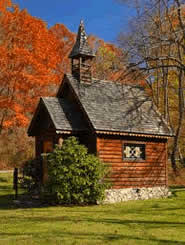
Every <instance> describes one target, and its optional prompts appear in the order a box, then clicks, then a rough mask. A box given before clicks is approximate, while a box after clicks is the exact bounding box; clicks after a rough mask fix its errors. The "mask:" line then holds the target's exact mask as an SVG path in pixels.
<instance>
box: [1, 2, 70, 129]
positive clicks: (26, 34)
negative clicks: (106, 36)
mask: <svg viewBox="0 0 185 245" xmlns="http://www.w3.org/2000/svg"><path fill="white" fill-rule="evenodd" d="M7 7H8V8H9V7H11V11H10V10H9V9H7ZM0 13H1V16H0V21H1V29H0V53H1V56H0V70H1V74H0V84H1V85H0V123H1V125H0V126H1V127H2V126H3V127H9V126H27V124H28V122H29V117H30V115H31V113H33V111H34V110H35V106H36V103H37V101H38V98H39V97H40V96H47V95H50V96H51V95H52V94H54V92H55V86H56V85H58V84H59V83H60V81H61V79H62V76H63V73H64V69H62V64H63V63H64V62H66V57H67V53H68V50H69V49H70V48H71V46H70V47H69V46H68V43H67V41H66V39H68V40H69V41H70V42H71V43H72V42H74V34H72V33H71V32H70V31H68V30H67V28H66V27H64V26H60V28H58V26H57V25H56V26H55V27H53V28H52V29H51V30H48V29H47V27H46V24H45V23H44V22H43V21H42V20H40V19H37V18H35V17H32V16H30V15H29V14H28V13H27V11H26V10H22V11H20V10H19V8H18V6H16V5H13V4H11V1H7V0H3V1H1V4H0ZM58 29H60V31H63V33H62V35H63V38H64V40H63V41H62V40H60V38H59V36H57V35H56V33H57V30H58ZM66 43H67V45H66Z"/></svg>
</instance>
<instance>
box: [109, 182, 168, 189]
mask: <svg viewBox="0 0 185 245" xmlns="http://www.w3.org/2000/svg"><path fill="white" fill-rule="evenodd" d="M157 186H166V184H165V183H159V184H141V185H137V184H136V185H135V184H134V185H133V184H124V185H117V184H114V185H112V187H111V188H112V189H126V188H142V187H145V188H150V187H157Z"/></svg>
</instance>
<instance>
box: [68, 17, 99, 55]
mask: <svg viewBox="0 0 185 245" xmlns="http://www.w3.org/2000/svg"><path fill="white" fill-rule="evenodd" d="M78 55H85V56H91V57H93V56H95V55H94V53H93V51H92V49H91V48H90V47H89V44H88V42H87V35H86V33H85V27H84V23H83V21H82V20H81V22H80V26H79V28H78V34H77V38H76V43H75V45H74V46H73V49H72V51H71V53H70V55H69V58H73V57H75V56H78Z"/></svg>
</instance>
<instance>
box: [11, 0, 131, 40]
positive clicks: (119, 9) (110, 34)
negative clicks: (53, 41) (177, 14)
mask: <svg viewBox="0 0 185 245" xmlns="http://www.w3.org/2000/svg"><path fill="white" fill-rule="evenodd" d="M13 2H14V3H17V4H18V5H19V6H20V8H21V9H23V8H26V9H27V10H28V12H29V13H30V14H31V15H32V16H35V17H38V18H41V19H42V20H44V21H46V22H47V23H48V26H49V27H50V26H53V25H54V24H56V23H63V24H65V25H66V26H67V27H68V28H69V29H70V30H71V31H72V32H77V29H78V25H79V23H80V20H81V19H83V20H84V23H85V27H86V32H87V34H94V35H96V36H98V37H99V38H101V39H104V40H105V41H108V42H115V41H116V37H117V35H118V33H119V31H120V30H123V29H127V23H128V20H129V19H130V17H131V15H132V14H133V11H132V9H130V8H128V7H126V6H123V5H120V4H119V3H118V2H116V0H52V1H51V0H13Z"/></svg>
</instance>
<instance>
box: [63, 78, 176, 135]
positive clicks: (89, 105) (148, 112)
mask: <svg viewBox="0 0 185 245" xmlns="http://www.w3.org/2000/svg"><path fill="white" fill-rule="evenodd" d="M66 77H67V80H68V82H69V83H70V85H71V87H72V89H73V91H74V92H75V94H76V96H77V97H78V99H79V101H80V103H81V105H82V107H83V109H84V111H85V112H86V114H87V116H88V118H89V120H90V122H91V123H92V125H93V127H94V129H95V130H96V131H111V132H128V133H139V134H149V135H166V136H172V135H173V133H172V131H171V129H170V128H169V127H168V126H167V123H166V122H165V121H164V120H163V119H162V117H161V116H160V114H159V113H158V112H157V110H156V108H155V106H154V104H153V103H152V101H151V99H150V97H149V96H147V95H146V93H145V91H144V89H143V88H141V87H139V86H131V85H125V84H121V83H115V82H112V81H102V80H97V79H92V83H91V84H86V83H80V82H79V81H77V80H76V79H75V78H74V77H73V76H72V75H70V74H67V75H66Z"/></svg>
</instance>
